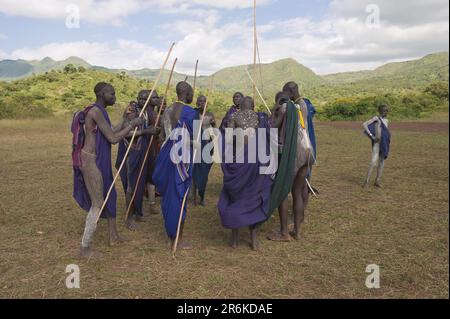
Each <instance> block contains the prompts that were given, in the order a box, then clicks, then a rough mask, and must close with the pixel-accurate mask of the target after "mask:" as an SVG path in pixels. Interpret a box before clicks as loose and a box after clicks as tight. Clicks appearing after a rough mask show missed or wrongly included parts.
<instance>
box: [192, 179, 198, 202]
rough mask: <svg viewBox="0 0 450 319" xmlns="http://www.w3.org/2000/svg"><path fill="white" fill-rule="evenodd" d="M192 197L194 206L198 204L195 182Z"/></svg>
mask: <svg viewBox="0 0 450 319" xmlns="http://www.w3.org/2000/svg"><path fill="white" fill-rule="evenodd" d="M192 199H193V201H194V206H197V205H198V200H197V186H195V183H194V182H193V183H192Z"/></svg>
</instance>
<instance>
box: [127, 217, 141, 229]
mask: <svg viewBox="0 0 450 319" xmlns="http://www.w3.org/2000/svg"><path fill="white" fill-rule="evenodd" d="M125 226H126V227H127V228H128V230H131V231H136V230H137V228H138V227H137V225H136V222H135V221H134V218H133V217H129V218H128V219H127V221H126V222H125Z"/></svg>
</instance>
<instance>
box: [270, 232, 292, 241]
mask: <svg viewBox="0 0 450 319" xmlns="http://www.w3.org/2000/svg"><path fill="white" fill-rule="evenodd" d="M267 239H268V240H272V241H281V242H289V241H291V240H292V238H291V236H289V234H282V233H281V232H279V231H274V232H272V234H269V235H267Z"/></svg>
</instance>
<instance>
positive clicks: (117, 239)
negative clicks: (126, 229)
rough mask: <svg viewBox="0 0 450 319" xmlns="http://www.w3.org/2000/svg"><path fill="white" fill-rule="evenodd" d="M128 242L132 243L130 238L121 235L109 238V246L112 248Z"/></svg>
mask: <svg viewBox="0 0 450 319" xmlns="http://www.w3.org/2000/svg"><path fill="white" fill-rule="evenodd" d="M128 241H130V240H129V239H128V238H125V237H122V236H120V235H119V234H116V235H113V236H110V237H109V245H110V246H115V245H120V244H123V243H126V242H128Z"/></svg>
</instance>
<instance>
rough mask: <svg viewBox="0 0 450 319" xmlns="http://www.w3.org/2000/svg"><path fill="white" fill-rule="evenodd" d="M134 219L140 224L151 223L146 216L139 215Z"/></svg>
mask: <svg viewBox="0 0 450 319" xmlns="http://www.w3.org/2000/svg"><path fill="white" fill-rule="evenodd" d="M134 219H135V220H136V222H138V223H146V222H148V221H149V219H148V217H145V216H139V215H137V216H135V217H134Z"/></svg>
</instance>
